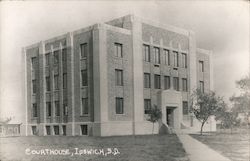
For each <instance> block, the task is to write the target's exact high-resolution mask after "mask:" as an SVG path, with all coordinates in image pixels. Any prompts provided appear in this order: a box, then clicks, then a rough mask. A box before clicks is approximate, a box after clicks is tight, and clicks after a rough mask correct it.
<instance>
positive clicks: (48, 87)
mask: <svg viewBox="0 0 250 161" xmlns="http://www.w3.org/2000/svg"><path fill="white" fill-rule="evenodd" d="M46 91H50V77H49V76H47V77H46Z"/></svg>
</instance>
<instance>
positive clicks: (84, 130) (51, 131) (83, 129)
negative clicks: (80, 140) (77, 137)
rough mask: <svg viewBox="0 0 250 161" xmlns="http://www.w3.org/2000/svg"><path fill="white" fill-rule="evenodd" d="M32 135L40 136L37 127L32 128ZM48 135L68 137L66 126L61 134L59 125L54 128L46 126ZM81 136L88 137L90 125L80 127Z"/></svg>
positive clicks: (63, 126)
mask: <svg viewBox="0 0 250 161" xmlns="http://www.w3.org/2000/svg"><path fill="white" fill-rule="evenodd" d="M31 130H32V135H38V129H37V126H31ZM45 130H46V135H66V134H67V130H66V125H62V128H61V132H60V128H59V125H54V126H49V125H47V126H45ZM80 134H81V135H88V125H80Z"/></svg>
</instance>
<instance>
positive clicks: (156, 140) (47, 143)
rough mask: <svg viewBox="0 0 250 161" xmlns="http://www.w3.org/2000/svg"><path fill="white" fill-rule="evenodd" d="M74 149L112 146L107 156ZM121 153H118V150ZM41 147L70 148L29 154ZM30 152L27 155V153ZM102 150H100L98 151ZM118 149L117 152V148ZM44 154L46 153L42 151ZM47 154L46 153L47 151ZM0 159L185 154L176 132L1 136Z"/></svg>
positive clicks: (138, 158)
mask: <svg viewBox="0 0 250 161" xmlns="http://www.w3.org/2000/svg"><path fill="white" fill-rule="evenodd" d="M75 148H78V149H79V150H80V149H81V150H82V152H84V149H104V153H107V148H112V151H113V153H112V154H108V155H106V156H105V155H102V154H103V153H102V152H101V154H100V155H98V154H97V153H96V154H92V155H89V154H88V155H86V154H84V153H83V155H78V154H79V151H78V153H77V152H76V150H75ZM114 148H117V150H118V151H119V153H115V149H114ZM27 149H30V150H36V151H33V152H40V151H41V149H57V150H62V149H66V150H67V149H68V150H69V153H66V152H65V153H64V154H65V155H27V154H30V153H31V151H29V150H27ZM26 152H27V154H26ZM98 152H100V151H98ZM116 152H117V151H116ZM43 154H44V153H43ZM46 154H47V153H46ZM0 157H1V158H0V160H1V161H3V160H12V161H14V160H25V161H26V160H39V161H42V160H53V161H58V160H65V161H68V160H81V161H83V160H88V161H90V160H105V161H107V160H113V161H116V160H122V161H126V160H130V161H132V160H133V161H142V160H148V161H149V160H152V161H164V160H165V161H178V160H179V161H186V160H188V159H187V157H186V153H185V151H184V149H183V147H182V144H181V143H180V141H179V139H178V138H177V136H176V135H143V136H115V137H103V138H101V137H86V136H75V137H70V136H41V137H37V136H30V137H8V138H0Z"/></svg>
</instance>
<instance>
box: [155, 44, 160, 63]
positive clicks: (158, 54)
mask: <svg viewBox="0 0 250 161" xmlns="http://www.w3.org/2000/svg"><path fill="white" fill-rule="evenodd" d="M154 57H155V63H156V64H160V63H161V57H160V49H159V48H157V47H154Z"/></svg>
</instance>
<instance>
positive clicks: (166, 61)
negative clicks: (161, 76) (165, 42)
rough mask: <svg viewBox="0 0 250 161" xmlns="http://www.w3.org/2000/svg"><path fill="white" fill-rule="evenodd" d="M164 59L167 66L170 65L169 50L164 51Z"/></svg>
mask: <svg viewBox="0 0 250 161" xmlns="http://www.w3.org/2000/svg"><path fill="white" fill-rule="evenodd" d="M163 51H164V59H165V64H166V65H170V54H169V50H166V49H164V50H163Z"/></svg>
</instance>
